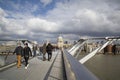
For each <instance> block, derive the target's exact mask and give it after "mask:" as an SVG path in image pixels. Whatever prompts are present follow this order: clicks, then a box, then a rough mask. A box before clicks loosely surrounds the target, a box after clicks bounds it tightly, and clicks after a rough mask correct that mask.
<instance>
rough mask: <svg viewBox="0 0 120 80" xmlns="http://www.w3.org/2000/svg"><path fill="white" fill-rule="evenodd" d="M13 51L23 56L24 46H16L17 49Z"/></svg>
mask: <svg viewBox="0 0 120 80" xmlns="http://www.w3.org/2000/svg"><path fill="white" fill-rule="evenodd" d="M13 53H16V55H21V56H23V47H22V46H18V47H16V48H15V51H14V52H13Z"/></svg>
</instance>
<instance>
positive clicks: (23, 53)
mask: <svg viewBox="0 0 120 80" xmlns="http://www.w3.org/2000/svg"><path fill="white" fill-rule="evenodd" d="M32 49H33V57H35V56H36V50H37V48H36V47H35V46H33V48H32ZM52 50H53V46H52V45H51V43H48V44H47V43H44V44H43V46H42V49H41V52H42V54H43V61H45V60H46V56H45V55H46V53H48V61H50V60H51V58H52ZM15 53H16V55H17V68H20V66H21V59H22V57H24V61H25V69H27V68H28V66H29V64H28V60H29V57H30V56H32V51H31V49H30V47H28V43H25V47H24V48H23V47H22V46H21V43H18V46H17V47H16V49H15V51H14V53H13V54H15Z"/></svg>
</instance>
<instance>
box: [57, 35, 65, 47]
mask: <svg viewBox="0 0 120 80" xmlns="http://www.w3.org/2000/svg"><path fill="white" fill-rule="evenodd" d="M57 45H58V48H63V45H64V41H63V38H62V37H61V36H59V37H58V39H57Z"/></svg>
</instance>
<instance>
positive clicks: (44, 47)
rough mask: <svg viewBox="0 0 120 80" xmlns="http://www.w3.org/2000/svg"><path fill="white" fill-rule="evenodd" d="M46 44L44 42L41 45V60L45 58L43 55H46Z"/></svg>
mask: <svg viewBox="0 0 120 80" xmlns="http://www.w3.org/2000/svg"><path fill="white" fill-rule="evenodd" d="M46 46H47V44H46V43H44V44H43V46H42V53H43V61H45V60H46V56H45V55H46Z"/></svg>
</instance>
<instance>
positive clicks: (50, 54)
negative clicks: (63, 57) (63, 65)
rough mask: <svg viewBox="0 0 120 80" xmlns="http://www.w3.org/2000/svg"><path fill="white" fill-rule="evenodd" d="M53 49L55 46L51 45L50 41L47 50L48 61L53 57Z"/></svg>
mask: <svg viewBox="0 0 120 80" xmlns="http://www.w3.org/2000/svg"><path fill="white" fill-rule="evenodd" d="M52 50H53V46H52V45H51V43H48V45H47V47H46V51H47V53H48V61H50V60H51V58H52Z"/></svg>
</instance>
